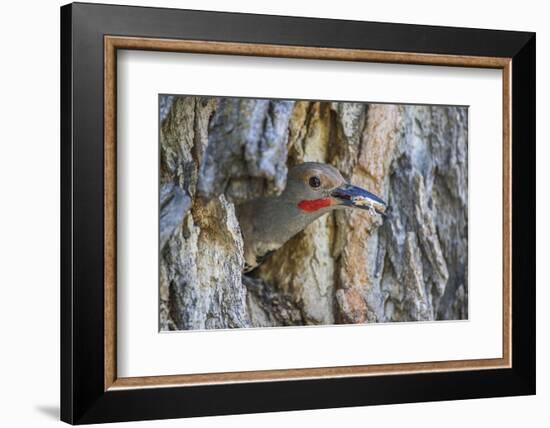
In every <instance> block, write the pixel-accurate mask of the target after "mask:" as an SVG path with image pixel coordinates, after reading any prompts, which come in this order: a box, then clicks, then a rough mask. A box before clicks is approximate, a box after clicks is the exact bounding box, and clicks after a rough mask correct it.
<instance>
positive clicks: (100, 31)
mask: <svg viewBox="0 0 550 428" xmlns="http://www.w3.org/2000/svg"><path fill="white" fill-rule="evenodd" d="M61 73H62V75H61V83H62V84H61V88H62V90H61V101H62V103H61V104H62V111H61V129H62V138H61V156H62V162H61V164H62V171H61V177H62V178H61V191H62V207H61V212H62V219H61V221H62V235H61V242H62V265H61V269H62V283H61V339H62V341H61V390H62V391H61V418H62V420H64V421H66V422H69V423H72V424H84V423H97V422H115V421H129V420H143V419H160V418H176V417H188V416H200V415H221V414H230V413H247V412H268V411H278V410H296V409H313V408H326V407H343V406H360V405H371V404H386V403H404V402H414V401H433V400H450V399H463V398H476V397H494V396H506V395H526V394H534V393H535V257H534V255H535V221H534V220H535V193H534V192H535V35H534V34H533V33H524V32H509V31H495V30H481V29H465V28H446V27H432V26H430V27H428V26H417V25H407V24H390V23H372V22H357V21H339V20H327V19H312V18H293V17H282V16H266V15H248V14H233V13H218V12H204V11H191V10H176V9H156V8H140V7H128V6H108V5H92V4H78V3H76V4H70V5H67V6H64V7H62V8H61Z"/></svg>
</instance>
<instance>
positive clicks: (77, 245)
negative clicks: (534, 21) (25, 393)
mask: <svg viewBox="0 0 550 428" xmlns="http://www.w3.org/2000/svg"><path fill="white" fill-rule="evenodd" d="M105 35H118V36H136V37H154V38H166V39H187V40H202V41H204V40H207V41H228V42H241V43H253V44H254V43H265V44H273V45H292V46H315V47H328V48H349V49H368V50H373V51H397V52H412V53H426V54H446V55H471V56H490V57H506V58H512V91H511V100H512V126H511V129H512V137H511V141H512V171H513V174H512V207H513V206H516V207H521V208H520V209H513V210H512V242H513V247H512V367H511V368H506V369H494V370H466V371H452V372H431V373H416V374H399V375H391V376H387V375H381V376H366V377H347V378H328V379H327V378H324V379H307V380H293V381H269V382H254V383H234V384H219V385H206V386H205V385H203V386H185V387H164V388H141V389H128V390H115V391H110V390H107V391H105V390H104V316H103V311H104V295H103V281H104V253H103V251H104V245H103V244H104V242H103V239H104V238H103V236H104V222H103V220H104V182H103V177H104V175H103V172H104V151H103V137H104V127H103V124H104V122H103V120H104V116H103V113H104V104H103V103H104V99H103V88H104V81H103V79H104V66H103V60H104V36H105ZM535 97H536V90H535V34H534V33H527V32H512V31H495V30H482V29H466V28H448V27H435V26H419V25H407V24H389V23H374V22H358V21H343V20H328V19H311V18H297V17H285V16H268V15H251V14H235V13H220V12H206V11H191V10H178V9H161V8H144V7H128V6H112V5H100V4H85V3H74V4H69V5H66V6H63V7H62V8H61V419H62V420H63V421H65V422H68V423H71V424H86V423H98V422H115V421H132V420H144V419H165V418H179V417H191V416H203V415H224V414H238V413H257V412H270V411H283V410H301V409H316V408H329V407H347V406H365V405H374V404H391V403H406V402H419V401H439V400H458V399H469V398H482V397H500V396H512V395H529V394H534V393H535V239H536V236H535ZM492 161H494V160H491V159H487V162H488V163H490V162H492Z"/></svg>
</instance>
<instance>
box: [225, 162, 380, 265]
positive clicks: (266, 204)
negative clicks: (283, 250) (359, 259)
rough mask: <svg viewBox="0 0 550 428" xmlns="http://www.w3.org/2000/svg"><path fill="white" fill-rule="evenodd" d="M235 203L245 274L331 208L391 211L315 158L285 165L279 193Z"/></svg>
mask: <svg viewBox="0 0 550 428" xmlns="http://www.w3.org/2000/svg"><path fill="white" fill-rule="evenodd" d="M235 208H236V215H237V219H238V221H239V224H240V227H241V232H242V236H243V244H244V269H243V272H244V273H248V272H251V271H252V270H254V269H255V268H256V267H258V266H259V265H260V264H261V263H262V262H263V261H264V260H265V259H266V258H267V257H268V256H269V255H271V254H272V253H273V252H275V251H276V250H278V249H279V248H280V247H282V246H283V245H284V244H285V242H287V241H288V240H289V239H291V238H292V237H293V236H295V235H296V234H297V233H299V232H300V231H302V230H304V229H305V227H306V226H307V225H309V224H310V223H312V222H313V221H315V220H317V219H318V218H319V217H321V216H323V215H324V214H327V213H329V212H331V211H334V210H338V209H363V210H367V211H368V212H369V213H370V215H380V216H382V217H383V218H384V217H385V216H386V215H387V214H388V213H389V207H388V205H387V204H386V202H385V201H384V200H383V199H382V198H380V197H379V196H377V195H375V194H373V193H371V192H369V191H368V190H365V189H362V188H361V187H358V186H354V185H353V184H350V183H348V182H347V181H346V180H345V179H344V177H342V174H341V173H340V171H338V169H336V168H335V167H334V166H332V165H330V164H325V163H319V162H304V163H301V164H298V165H296V166H293V167H291V168H289V170H288V175H287V183H286V187H285V189H284V190H283V192H282V193H281V194H280V195H278V196H266V197H260V198H256V199H252V200H249V201H247V202H244V203H242V204H239V205H237V206H236V207H235Z"/></svg>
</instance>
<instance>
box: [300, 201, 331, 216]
mask: <svg viewBox="0 0 550 428" xmlns="http://www.w3.org/2000/svg"><path fill="white" fill-rule="evenodd" d="M331 205H332V201H331V199H330V198H323V199H313V200H311V201H300V203H299V204H298V208H300V209H301V210H302V211H307V212H308V213H312V212H315V211H317V210H320V209H321V208H325V207H329V206H331Z"/></svg>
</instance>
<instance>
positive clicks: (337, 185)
mask: <svg viewBox="0 0 550 428" xmlns="http://www.w3.org/2000/svg"><path fill="white" fill-rule="evenodd" d="M283 196H284V197H285V199H286V200H287V201H289V202H291V203H293V204H296V206H297V207H298V208H299V209H300V210H301V211H303V212H304V213H313V212H326V211H329V210H333V209H338V208H359V209H364V210H368V211H370V212H371V213H372V212H373V211H374V212H376V213H378V214H380V215H383V216H384V215H385V214H386V212H387V209H388V205H387V204H386V202H384V201H383V200H382V199H381V198H380V197H378V196H376V195H375V194H373V193H371V192H369V191H368V190H365V189H362V188H361V187H357V186H354V185H353V184H350V183H348V182H346V180H344V177H342V174H340V172H339V171H338V170H337V169H336V168H334V167H333V166H332V165H328V164H324V163H317V162H306V163H303V164H300V165H296V166H294V167H292V168H290V170H289V171H288V177H287V186H286V189H285V191H284V192H283Z"/></svg>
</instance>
